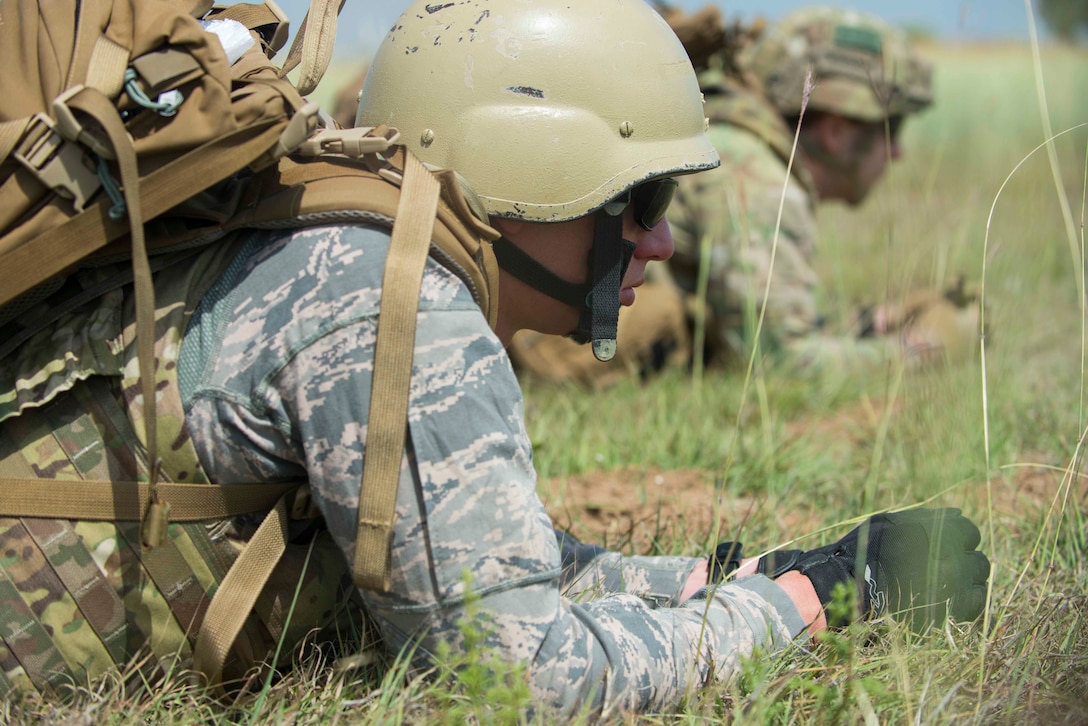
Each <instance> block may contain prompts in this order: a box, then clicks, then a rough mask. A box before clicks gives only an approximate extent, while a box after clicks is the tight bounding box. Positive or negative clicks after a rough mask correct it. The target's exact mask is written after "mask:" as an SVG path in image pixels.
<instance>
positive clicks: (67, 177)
mask: <svg viewBox="0 0 1088 726" xmlns="http://www.w3.org/2000/svg"><path fill="white" fill-rule="evenodd" d="M12 155H13V156H14V157H15V159H16V161H18V162H19V163H20V164H22V165H23V166H24V167H26V168H27V169H28V170H29V171H30V172H31V173H32V174H34V176H35V177H36V178H37V179H38V181H40V182H41V183H42V184H44V185H45V186H47V187H49V188H50V189H52V190H53V191H54V192H56V193H57V194H58V195H60V196H62V197H64V198H65V199H70V200H71V201H72V207H73V208H74V209H75V211H76V212H77V213H78V212H82V211H83V209H84V208H85V207H86V206H87V202H88V201H89V200H90V199H91V197H93V196H94V195H95V193H96V192H97V191H98V190H99V189H100V188H101V187H102V180H101V179H99V178H98V173H97V171H96V170H95V165H94V162H93V161H92V160H91V158H90V157H89V156H88V155H87V154H86V153H85V152H84V150H83V149H82V148H81V147H80V146H79V144H76V143H73V142H72V141H69V140H67V139H65V138H64V137H63V136H62V135H61V133H60V131H58V130H57V127H56V124H55V123H53V120H52V119H51V118H49V117H48V116H46V115H45V114H43V113H37V114H34V116H33V117H31V120H30V124H29V125H28V126H27V130H26V132H24V134H23V141H22V142H21V143H20V144H19V146H18V147H17V148H16V149H15V151H14V152H13V154H12Z"/></svg>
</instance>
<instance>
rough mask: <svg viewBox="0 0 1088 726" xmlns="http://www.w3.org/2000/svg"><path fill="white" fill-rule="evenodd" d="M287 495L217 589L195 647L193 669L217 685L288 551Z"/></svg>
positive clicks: (270, 513) (210, 682)
mask: <svg viewBox="0 0 1088 726" xmlns="http://www.w3.org/2000/svg"><path fill="white" fill-rule="evenodd" d="M289 496H290V494H289V493H288V494H284V495H283V496H282V497H280V500H279V501H278V502H276V506H275V508H274V509H273V510H272V511H271V512H269V513H268V516H267V517H265V518H264V521H263V522H261V526H260V527H258V528H257V531H256V532H255V533H254V534H253V539H251V540H250V541H249V544H248V545H246V548H245V549H244V550H243V551H242V554H240V555H239V556H238V559H237V560H235V562H234V566H233V567H231V568H230V572H228V573H227V576H226V577H224V578H223V582H222V583H220V585H219V589H218V590H216V592H215V596H214V597H212V602H211V604H210V605H208V610H207V612H206V613H205V614H204V624H203V625H202V626H201V628H200V634H199V635H197V637H196V646H195V647H194V648H193V668H194V669H195V670H198V671H200V672H201V673H203V674H204V675H206V676H207V677H208V683H209V684H212V685H216V684H218V683H219V681H220V679H221V677H222V675H223V664H224V663H225V662H226V660H227V654H228V653H229V652H230V648H231V646H232V645H234V640H235V639H236V638H237V637H238V633H239V632H241V630H242V626H243V625H245V622H246V618H247V617H249V614H250V613H251V612H253V606H254V605H255V604H256V602H257V597H258V596H259V595H260V594H261V591H262V590H264V586H265V584H266V583H267V582H268V578H269V577H271V575H272V571H273V570H274V569H275V568H276V564H277V563H278V562H279V561H280V557H281V556H282V555H283V553H284V551H285V550H286V549H287V498H288V497H289Z"/></svg>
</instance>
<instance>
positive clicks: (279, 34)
mask: <svg viewBox="0 0 1088 726" xmlns="http://www.w3.org/2000/svg"><path fill="white" fill-rule="evenodd" d="M264 5H265V7H266V8H268V10H269V12H271V13H272V15H273V16H275V18H276V29H275V30H274V31H273V32H272V37H271V38H270V39H267V40H265V43H266V44H267V45H268V49H269V50H271V51H272V55H275V54H276V53H277V52H278V51H279V49H280V48H282V47H283V46H284V45H286V44H287V36H288V34H289V33H290V31H291V21H290V19H289V18H288V17H287V13H285V12H283V10H281V9H280V6H279V5H277V4H276V3H275V2H273V0H264ZM261 37H262V38H263V37H264V35H263V34H262V36H261ZM270 57H271V56H270Z"/></svg>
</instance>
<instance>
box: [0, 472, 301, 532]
mask: <svg viewBox="0 0 1088 726" xmlns="http://www.w3.org/2000/svg"><path fill="white" fill-rule="evenodd" d="M304 484H305V482H298V481H294V482H277V483H275V484H177V483H174V482H159V483H158V485H157V486H158V490H159V497H160V498H162V499H164V500H166V501H168V502H169V503H170V521H171V522H201V521H206V520H215V519H228V518H230V517H236V516H238V515H240V514H252V513H254V512H267V511H268V510H269V509H270V508H271V507H272V506H273V505H274V504H275V502H276V501H277V500H278V499H280V498H281V497H282V496H283V495H284V494H285V493H287V492H290V491H293V490H295V489H297V488H298V487H300V486H302V485H304ZM150 501H151V487H150V484H149V483H148V482H143V481H141V482H136V481H107V480H99V479H77V480H61V479H23V478H14V477H10V478H0V517H43V518H46V519H83V520H94V521H101V522H138V521H140V520H141V519H143V515H144V513H145V512H146V511H147V505H148V503H149V502H150Z"/></svg>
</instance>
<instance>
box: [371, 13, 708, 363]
mask: <svg viewBox="0 0 1088 726" xmlns="http://www.w3.org/2000/svg"><path fill="white" fill-rule="evenodd" d="M379 124H385V125H388V126H393V127H395V128H397V129H398V130H399V131H400V142H401V143H403V144H405V145H406V146H407V147H408V148H409V149H410V150H411V151H412V152H413V153H415V154H416V156H418V157H419V158H420V159H422V160H423V161H424V162H425V163H427V164H430V165H432V166H434V167H440V168H447V169H453V170H455V171H457V172H458V173H459V174H460V175H461V176H462V177H463V178H464V179H465V180H466V181H467V182H468V185H469V186H470V187H471V189H472V190H473V191H474V192H475V193H476V195H477V196H478V197H479V199H480V201H481V203H482V206H483V207H484V210H485V211H486V213H487V214H488V215H492V216H495V217H501V218H510V219H520V220H526V221H530V222H562V221H566V220H571V219H575V218H578V217H583V216H585V215H588V214H590V213H594V212H599V214H598V224H597V225H596V229H597V232H596V233H595V237H594V243H593V250H592V253H591V254H592V260H591V263H590V269H591V271H590V278H589V279H587V280H586V282H585V284H584V285H577V286H571V285H570V284H566V283H564V281H561V280H558V278H556V277H555V276H554V275H553V274H552V273H551V272H550V271H549V270H547V269H546V268H544V266H543V265H540V264H539V263H536V261H535V260H532V259H531V258H528V255H525V253H524V252H521V251H520V250H519V249H518V248H517V247H516V245H513V244H511V243H510V242H509V241H508V240H504V239H500V240H498V241H496V243H495V244H494V245H493V248H494V250H495V253H496V257H497V259H498V263H499V265H500V266H501V267H503V269H505V270H507V271H508V272H510V273H511V274H514V275H515V276H517V277H518V278H519V279H521V280H522V281H523V282H526V283H527V284H530V285H532V286H533V287H535V288H536V289H538V290H540V291H541V292H544V293H545V294H547V295H549V296H551V297H553V298H556V299H558V300H562V301H563V302H565V303H567V304H569V305H572V306H574V307H576V308H578V309H580V310H581V311H582V320H581V322H580V323H579V327H578V330H577V331H572V337H573V338H574V339H575V340H578V341H580V342H589V341H592V342H593V351H594V354H595V355H597V357H598V358H600V359H602V360H607V359H608V358H610V357H611V355H612V354H613V353H614V351H615V331H616V316H617V314H618V311H619V292H620V284H621V282H622V277H623V274H624V270H625V269H626V267H627V263H628V262H629V261H630V259H631V254H632V253H633V250H634V245H633V244H631V243H630V242H628V241H626V240H623V239H622V220H621V218H620V217H619V216H618V215H619V210H622V208H623V206H624V205H623V204H613V202H619V201H623V202H627V201H632V202H633V203H634V206H635V208H636V213H637V212H638V209H639V207H640V205H641V206H643V207H644V208H646V209H654V208H655V207H656V209H657V210H658V214H657V215H649V216H646V215H643V216H642V217H640V221H641V220H643V219H650V218H651V217H652V218H653V220H654V221H655V222H656V221H657V220H659V219H660V216H661V215H663V214H664V208H665V206H667V203H668V199H671V195H672V190H673V189H674V188H675V182H654V180H659V179H664V178H668V177H673V176H677V175H679V174H689V173H692V172H696V171H701V170H703V169H710V168H713V167H716V166H717V165H718V164H719V158H718V152H717V151H716V150H715V149H714V147H713V145H712V144H711V143H710V142H709V141H708V139H707V137H706V126H707V122H706V119H705V117H704V115H703V106H702V96H701V94H700V92H699V85H698V81H697V79H696V77H695V72H694V70H693V69H692V66H691V63H690V62H689V61H688V57H687V54H686V53H685V52H684V48H683V46H682V45H681V44H680V41H679V40H678V39H677V38H676V35H675V34H674V33H673V32H672V30H670V28H669V26H668V25H667V24H666V23H665V21H664V20H663V19H662V18H661V16H660V15H659V14H658V13H657V12H655V11H654V10H653V8H651V7H650V6H649V5H647V4H646V3H645V2H643V0H576V2H571V1H570V0H533V1H532V2H526V1H525V0H464V1H462V2H445V3H434V2H428V1H427V0H416V2H413V3H412V5H411V6H409V8H408V9H407V10H405V11H404V13H403V14H402V15H401V16H400V18H399V19H398V20H397V21H396V23H395V24H394V25H393V28H392V29H391V30H390V31H389V33H388V34H387V35H386V37H385V40H384V41H383V42H382V44H381V46H380V47H379V48H378V50H377V52H376V53H375V55H374V58H373V59H372V61H371V66H370V71H369V73H368V75H367V79H366V83H365V84H364V86H363V92H362V95H361V97H360V102H359V111H358V114H357V116H356V125H358V126H377V125H379ZM648 182H653V183H648ZM602 215H604V216H602ZM651 225H652V223H644V226H647V227H648V226H651ZM527 258H528V259H527Z"/></svg>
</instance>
